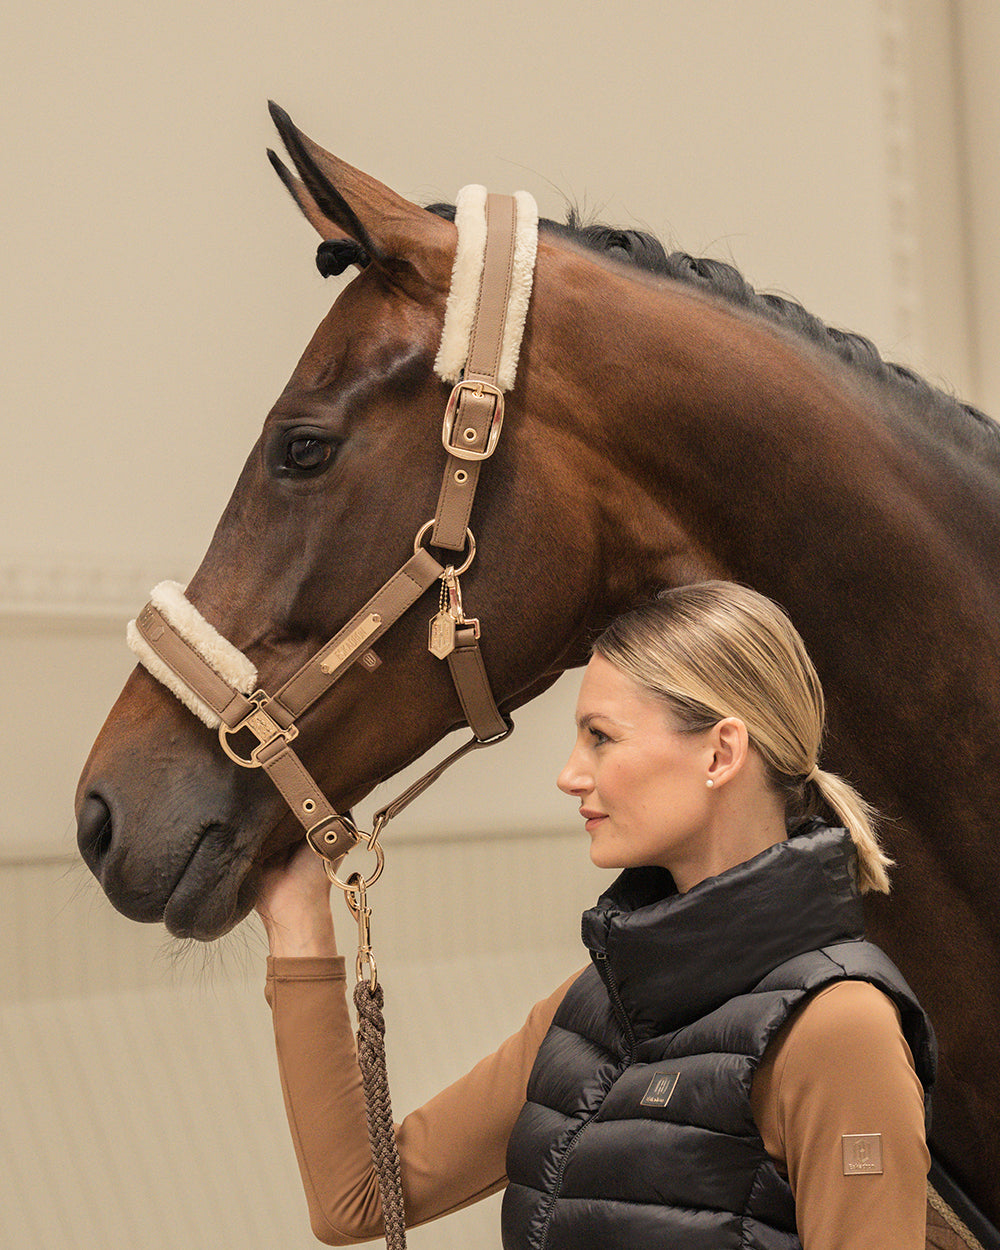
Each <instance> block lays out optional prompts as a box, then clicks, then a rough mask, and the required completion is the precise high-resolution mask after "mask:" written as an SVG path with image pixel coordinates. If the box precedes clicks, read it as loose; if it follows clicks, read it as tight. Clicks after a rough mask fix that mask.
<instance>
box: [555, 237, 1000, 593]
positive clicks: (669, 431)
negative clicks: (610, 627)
mask: <svg viewBox="0 0 1000 1250" xmlns="http://www.w3.org/2000/svg"><path fill="white" fill-rule="evenodd" d="M557 255H558V261H557V264H556V265H555V266H553V267H552V268H549V269H546V268H541V269H540V274H539V278H540V282H539V291H538V296H537V298H538V302H539V305H540V306H541V308H542V310H543V312H542V317H541V318H540V320H542V322H543V325H544V327H545V328H544V329H543V332H542V334H541V335H539V336H538V337H539V338H541V339H542V340H543V341H542V342H540V343H538V342H536V343H534V344H533V345H532V354H533V356H534V357H535V359H538V358H539V357H541V358H542V359H546V358H549V359H551V360H554V361H558V362H559V366H560V371H559V376H558V378H555V377H554V376H553V375H551V374H550V377H551V379H552V380H551V393H550V395H549V397H548V398H547V399H546V401H545V405H544V408H545V411H547V412H548V413H549V414H551V418H550V419H551V420H552V421H553V422H554V423H555V424H557V425H558V426H560V427H561V430H562V431H563V432H565V431H566V430H567V429H568V430H569V431H570V434H571V437H572V438H573V439H574V441H575V443H576V445H577V448H578V449H582V450H583V462H584V465H585V466H588V465H589V464H590V462H591V461H593V462H594V464H593V467H592V468H590V475H591V477H592V479H593V481H594V483H598V482H599V481H600V479H602V478H603V479H604V480H605V481H606V482H607V486H606V487H605V488H602V487H601V486H600V485H596V487H595V488H596V490H597V492H598V495H599V499H598V503H599V506H600V507H601V508H602V509H603V510H606V511H608V512H610V513H611V515H612V516H614V517H617V518H620V519H621V521H622V525H623V529H624V532H625V534H626V539H627V541H628V542H630V543H634V544H636V546H637V550H636V552H635V555H636V556H637V559H638V566H639V567H641V568H642V569H643V575H644V576H648V575H649V572H650V563H651V560H652V563H653V564H654V565H655V563H656V561H657V555H658V553H657V552H656V550H655V548H656V536H658V535H660V536H662V537H663V539H664V542H665V546H664V549H663V551H662V552H660V553H659V555H662V556H663V558H665V559H666V561H667V562H668V563H669V562H671V561H676V558H677V548H676V540H677V531H678V530H682V531H683V534H684V536H685V541H686V546H687V549H688V551H687V555H688V558H689V561H690V562H693V563H694V562H701V563H703V564H704V565H705V566H706V567H707V568H708V569H710V570H711V571H713V572H717V573H725V574H727V575H730V576H735V577H742V578H748V579H749V578H752V579H753V580H754V581H755V583H756V584H759V583H760V582H761V581H762V580H763V581H766V582H767V583H768V584H769V585H770V586H771V587H772V588H775V589H777V588H778V587H782V588H785V589H790V588H791V587H793V586H794V585H795V584H799V583H801V582H802V580H803V574H807V575H808V577H809V579H810V580H813V581H815V580H817V579H824V578H825V577H828V576H829V573H828V570H829V568H830V566H831V565H832V564H838V565H839V566H840V567H841V568H842V569H843V568H844V567H851V568H854V569H855V571H856V572H857V574H858V576H859V577H861V578H862V580H864V575H865V573H866V570H867V571H868V572H870V571H871V568H870V554H871V547H870V544H871V543H877V544H879V547H878V548H877V549H880V550H883V551H884V550H885V547H884V544H886V543H888V544H889V545H890V547H891V548H892V549H893V550H894V551H896V552H897V553H898V554H899V555H900V557H902V556H903V554H904V549H905V548H908V547H914V546H915V547H916V548H918V549H919V552H920V557H919V563H920V565H921V566H924V565H925V564H926V561H927V558H928V554H929V552H930V551H931V550H932V549H934V548H940V549H941V551H942V554H943V552H944V550H948V551H949V552H950V559H951V561H952V569H951V572H954V571H955V566H954V562H955V561H956V560H957V561H958V562H959V564H960V565H962V566H964V567H966V568H967V567H968V565H969V563H970V562H972V563H974V564H975V566H976V569H977V577H978V578H980V579H981V578H982V574H983V565H984V562H985V565H986V566H987V567H990V568H992V569H993V571H994V572H995V573H996V572H997V571H998V569H997V557H996V552H997V551H1000V519H998V518H1000V491H998V477H997V473H996V468H995V466H988V465H984V464H983V463H982V462H977V461H976V460H975V458H974V454H973V452H971V451H970V450H969V449H968V448H967V447H961V446H959V445H958V443H957V442H956V444H955V446H954V447H951V448H949V447H947V446H945V445H944V444H943V442H942V440H941V437H940V432H939V431H936V430H930V429H928V428H926V427H922V426H921V423H920V420H919V417H918V416H916V415H915V414H914V413H913V412H911V411H910V410H909V403H910V401H909V400H908V399H907V397H906V396H905V395H904V394H902V393H900V394H899V395H897V396H894V395H893V394H892V391H891V389H890V387H889V386H888V385H887V384H886V383H882V382H879V381H877V380H875V379H873V378H870V377H868V376H866V375H864V374H863V373H861V372H860V371H859V370H857V369H853V368H851V367H849V366H847V365H845V364H843V363H842V362H841V361H840V360H838V359H837V358H836V357H835V356H834V355H833V354H832V353H830V352H828V351H825V350H823V349H822V348H819V347H816V346H814V345H813V344H810V343H808V342H806V341H805V340H802V339H800V338H799V337H798V336H795V335H793V334H791V333H789V332H784V331H782V330H780V329H778V328H777V327H775V326H773V325H772V324H771V323H769V322H764V321H763V320H761V319H759V318H757V317H755V316H754V315H753V314H750V313H746V312H744V311H743V310H740V309H736V308H734V307H731V306H729V305H726V304H724V303H722V302H721V301H720V300H717V299H715V298H713V297H706V296H704V295H702V294H700V293H699V292H696V291H693V290H690V289H688V288H686V287H682V286H680V285H679V284H677V283H672V282H666V281H663V280H643V278H641V277H640V278H638V279H637V278H635V277H633V276H632V275H631V274H630V273H628V271H624V270H622V271H619V270H618V269H617V268H612V267H607V266H604V265H602V264H600V262H596V261H594V260H592V259H591V258H589V257H587V256H586V255H577V254H576V253H573V252H565V251H563V252H561V253H557ZM553 269H554V270H555V273H554V274H553ZM546 279H547V280H546ZM544 340H547V341H544ZM535 409H536V411H538V410H539V405H538V404H537V402H536V404H535ZM664 514H666V515H668V516H669V517H670V518H671V519H672V521H673V524H672V525H671V526H668V527H667V530H666V532H664V526H663V521H662V518H663V516H664ZM834 557H835V558H834ZM824 570H827V572H824ZM941 572H942V574H943V575H944V576H946V577H948V576H950V572H949V570H948V569H942V570H941ZM926 575H927V571H926V570H925V572H924V576H923V577H922V578H921V580H922V581H923V580H925V579H926ZM879 576H880V578H884V576H885V570H884V569H881V570H879ZM664 580H667V579H666V578H665V579H664Z"/></svg>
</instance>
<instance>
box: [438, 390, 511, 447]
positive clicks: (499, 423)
mask: <svg viewBox="0 0 1000 1250" xmlns="http://www.w3.org/2000/svg"><path fill="white" fill-rule="evenodd" d="M463 391H471V393H472V394H473V395H475V397H476V398H477V399H482V397H483V396H484V395H489V396H491V397H492V398H493V400H494V405H493V417H492V419H491V421H490V429H489V434H488V435H487V437H486V446H485V448H484V449H483V450H482V451H470V450H469V448H467V447H456V446H455V445H454V443H453V442H452V437H453V435H454V433H455V420H456V417H457V415H458V405H459V401H460V400H461V398H462V392H463ZM502 427H503V391H502V390H501V389H500V388H499V387H498V386H494V385H493V383H492V382H479V381H476V382H473V381H471V380H468V381H467V380H466V379H465V378H463V379H462V381H461V382H458V383H457V384H456V385H455V386H454V387H453V389H452V392H451V394H450V395H449V396H448V404H447V407H446V408H445V410H444V428H443V429H442V431H441V442H442V443H444V449H445V451H447V452H448V453H449V454H450V455H452V456H456V457H457V458H458V459H459V460H488V459H489V458H490V456H492V455H493V453H494V451H496V446H497V443H498V441H499V439H500V430H501V429H502Z"/></svg>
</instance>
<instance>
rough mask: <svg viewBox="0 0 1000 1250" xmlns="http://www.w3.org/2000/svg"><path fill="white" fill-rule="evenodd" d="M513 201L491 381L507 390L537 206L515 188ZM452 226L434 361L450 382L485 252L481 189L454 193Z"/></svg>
mask: <svg viewBox="0 0 1000 1250" xmlns="http://www.w3.org/2000/svg"><path fill="white" fill-rule="evenodd" d="M514 200H515V202H516V205H517V216H516V224H515V230H514V263H513V269H512V274H511V289H510V297H509V299H508V301H507V316H506V320H505V321H504V331H503V340H502V348H501V353H500V367H499V369H498V371H497V385H498V386H499V387H500V389H501V390H502V391H509V390H510V388H511V387H512V386H513V385H514V377H515V375H516V373H517V360H518V356H519V355H520V351H521V338H522V336H523V334H524V322H525V318H526V317H527V315H528V303H529V301H530V299H531V284H532V278H533V276H534V271H535V253H536V251H537V247H538V208H537V206H536V204H535V201H534V199H533V198H532V196H531V195H529V194H528V192H527V191H518V192H517V193H516V194H515V196H514ZM455 225H456V227H457V228H458V246H457V248H456V250H455V264H454V266H453V268H452V271H451V288H450V289H449V291H448V302H447V304H446V306H445V314H444V327H443V328H442V331H441V346H440V347H439V348H438V354H437V359H436V360H435V361H434V368H435V371H436V372H437V374H438V377H440V378H441V379H443V381H445V382H452V383H454V382H457V381H459V379H460V378H461V376H462V370H463V369H464V367H465V362H466V360H467V359H468V355H469V339H470V337H471V335H472V323H473V319H474V318H475V315H476V306H477V304H478V303H479V284H480V281H481V279H482V273H483V256H484V254H485V252H486V188H485V187H482V186H479V185H478V184H477V183H473V184H471V185H470V186H467V187H463V188H462V189H461V191H459V193H458V195H457V196H456V197H455Z"/></svg>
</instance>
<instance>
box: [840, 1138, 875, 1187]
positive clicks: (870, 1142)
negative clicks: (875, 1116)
mask: <svg viewBox="0 0 1000 1250" xmlns="http://www.w3.org/2000/svg"><path fill="white" fill-rule="evenodd" d="M840 1140H841V1143H842V1144H843V1148H844V1175H845V1176H881V1174H882V1134H881V1133H845V1134H844V1135H843V1137H841V1139H840Z"/></svg>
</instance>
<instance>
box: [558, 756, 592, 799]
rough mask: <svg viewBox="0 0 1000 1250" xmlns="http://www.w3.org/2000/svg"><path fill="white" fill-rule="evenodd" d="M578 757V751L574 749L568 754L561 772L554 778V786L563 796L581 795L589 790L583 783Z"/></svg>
mask: <svg viewBox="0 0 1000 1250" xmlns="http://www.w3.org/2000/svg"><path fill="white" fill-rule="evenodd" d="M578 755H579V752H578V750H577V749H576V748H574V749H573V751H571V752H570V757H569V759H568V760H567V761H566V763H565V764H564V765H563V770H562V772H561V773H560V774H559V776H558V777H557V778H556V785H557V786H558V787H559V789H560V790H561V791H562V792H563V794H571V795H572V794H581V793H583V792H584V791H586V790H589V789H590V788H591V787H590V786H589V785H588V784H586V783H585V779H584V777H583V773H582V770H581V768H580V760H579V758H578Z"/></svg>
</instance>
